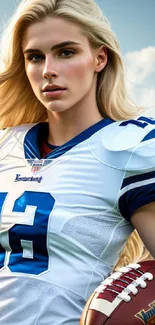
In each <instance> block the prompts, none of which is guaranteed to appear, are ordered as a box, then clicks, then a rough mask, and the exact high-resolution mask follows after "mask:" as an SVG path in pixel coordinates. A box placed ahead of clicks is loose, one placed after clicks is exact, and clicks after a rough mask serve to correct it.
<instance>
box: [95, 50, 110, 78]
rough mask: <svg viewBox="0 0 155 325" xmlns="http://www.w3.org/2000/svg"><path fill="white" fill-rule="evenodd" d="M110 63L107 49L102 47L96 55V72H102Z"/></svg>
mask: <svg viewBox="0 0 155 325" xmlns="http://www.w3.org/2000/svg"><path fill="white" fill-rule="evenodd" d="M107 62H108V55H107V49H106V48H105V47H104V46H102V47H101V48H100V49H99V50H98V51H97V53H96V58H95V71H96V72H100V71H102V70H103V69H104V67H105V66H106V64H107Z"/></svg>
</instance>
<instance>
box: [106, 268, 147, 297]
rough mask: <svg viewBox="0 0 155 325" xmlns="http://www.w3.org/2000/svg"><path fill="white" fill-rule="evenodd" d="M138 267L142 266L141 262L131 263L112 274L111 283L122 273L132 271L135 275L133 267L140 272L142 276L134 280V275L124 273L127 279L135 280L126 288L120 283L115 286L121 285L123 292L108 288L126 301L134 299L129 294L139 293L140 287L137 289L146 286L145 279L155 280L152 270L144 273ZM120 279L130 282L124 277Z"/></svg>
mask: <svg viewBox="0 0 155 325" xmlns="http://www.w3.org/2000/svg"><path fill="white" fill-rule="evenodd" d="M138 268H140V265H139V264H129V265H127V266H125V267H122V268H120V269H119V271H118V272H115V273H113V274H111V275H110V277H109V280H110V279H111V281H109V282H111V283H112V282H113V280H117V279H119V277H120V275H122V273H127V272H129V271H130V274H133V275H134V276H135V273H133V272H132V269H133V270H136V272H138V273H139V274H140V275H141V276H140V277H139V278H137V279H136V280H133V279H132V277H131V278H130V277H129V276H125V274H124V277H125V278H126V279H130V280H133V282H132V283H131V284H129V285H128V286H127V287H126V288H124V287H123V286H121V285H120V284H115V287H120V288H122V289H123V291H122V292H121V293H119V292H117V291H116V290H114V289H112V288H107V290H110V291H113V292H115V293H117V294H118V295H117V297H118V298H120V299H122V300H124V301H125V302H129V301H130V300H131V299H132V298H131V297H130V296H129V294H130V293H132V294H133V295H136V294H137V293H138V289H137V287H138V286H139V287H141V288H146V287H147V283H146V282H145V280H149V281H151V280H153V275H152V273H150V272H145V273H143V272H142V271H141V270H138ZM120 280H121V281H122V282H125V283H126V284H127V283H128V282H127V281H125V280H123V279H120ZM103 283H105V282H104V281H103ZM109 284H110V283H109Z"/></svg>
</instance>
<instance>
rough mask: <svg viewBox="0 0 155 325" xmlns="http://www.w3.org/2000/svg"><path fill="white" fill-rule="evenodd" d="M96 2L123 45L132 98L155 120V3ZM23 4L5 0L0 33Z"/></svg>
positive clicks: (146, 0) (147, 0)
mask: <svg viewBox="0 0 155 325" xmlns="http://www.w3.org/2000/svg"><path fill="white" fill-rule="evenodd" d="M43 1H44V0H43ZM79 1H80V0H79ZM81 1H82V0H81ZM95 1H96V3H97V4H98V5H99V6H100V8H101V10H102V12H103V14H104V15H105V16H106V17H107V18H108V20H109V21H110V23H111V26H112V29H113V31H114V32H115V34H116V35H117V39H118V41H119V43H120V45H121V49H122V53H123V58H124V61H125V66H126V83H127V87H128V91H129V94H130V97H131V99H132V100H133V101H134V102H135V103H136V104H137V105H142V106H143V107H145V108H146V109H147V110H146V112H145V114H146V115H148V116H154V117H155V0H95ZM19 2H20V0H5V1H2V0H1V7H0V21H1V25H0V33H2V30H3V26H4V25H5V24H6V22H7V20H8V19H9V17H10V16H11V15H12V13H13V11H14V10H15V8H16V7H17V5H18V3H19Z"/></svg>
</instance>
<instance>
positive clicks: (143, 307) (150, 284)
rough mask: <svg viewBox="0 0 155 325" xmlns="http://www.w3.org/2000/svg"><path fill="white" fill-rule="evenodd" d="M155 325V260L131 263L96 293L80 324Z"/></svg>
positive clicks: (116, 273)
mask: <svg viewBox="0 0 155 325" xmlns="http://www.w3.org/2000/svg"><path fill="white" fill-rule="evenodd" d="M104 324H106V325H144V324H146V325H152V324H155V260H150V261H143V262H140V263H139V264H129V265H128V266H126V267H122V268H120V270H119V271H118V272H115V273H113V274H111V275H110V276H109V277H108V278H107V279H106V280H104V281H103V282H102V283H101V285H100V286H99V287H98V288H97V289H96V290H95V291H94V292H93V294H92V295H91V296H90V298H89V299H88V301H87V303H86V305H85V308H84V310H83V313H82V316H81V320H80V325H104Z"/></svg>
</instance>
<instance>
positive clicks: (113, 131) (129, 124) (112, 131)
mask: <svg viewBox="0 0 155 325" xmlns="http://www.w3.org/2000/svg"><path fill="white" fill-rule="evenodd" d="M154 138H155V120H154V119H153V118H148V117H144V116H141V117H139V118H138V119H133V120H126V121H119V122H114V123H113V124H110V125H108V126H107V127H106V128H105V129H103V132H102V144H103V146H104V147H105V148H107V149H108V150H110V151H124V150H129V149H131V148H134V147H136V146H137V145H139V144H140V143H142V142H144V141H145V140H146V141H147V140H150V139H154Z"/></svg>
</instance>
